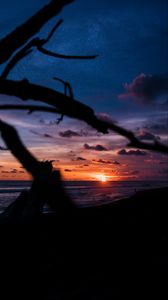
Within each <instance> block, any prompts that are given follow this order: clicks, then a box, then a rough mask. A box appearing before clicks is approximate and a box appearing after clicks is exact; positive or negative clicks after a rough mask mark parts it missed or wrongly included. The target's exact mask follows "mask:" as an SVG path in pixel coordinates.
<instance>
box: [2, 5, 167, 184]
mask: <svg viewBox="0 0 168 300" xmlns="http://www.w3.org/2000/svg"><path fill="white" fill-rule="evenodd" d="M48 2H49V1H47V0H36V1H35V0H29V1H26V2H24V1H23V0H5V1H4V0H2V1H0V38H2V37H4V36H5V35H6V34H7V33H9V32H10V31H11V30H13V29H14V28H15V27H16V26H18V25H19V24H21V23H22V22H24V21H25V20H26V19H27V18H29V17H30V16H31V15H33V14H34V13H35V12H36V11H37V10H38V9H40V8H41V7H43V6H44V5H45V4H47V3H48ZM59 18H63V20H64V22H63V24H62V25H61V27H60V28H59V29H58V30H57V32H56V33H55V35H54V37H53V38H52V40H51V41H50V42H49V43H48V44H47V46H46V48H48V49H50V50H52V51H55V52H58V53H63V54H72V55H82V54H83V55H90V54H91V55H92V54H98V55H99V56H98V57H97V58H96V59H95V60H88V61H86V60H84V61H82V60H63V59H62V60H61V59H56V58H52V57H47V56H44V55H42V54H41V53H39V52H38V51H37V50H34V51H33V52H32V53H31V54H30V55H29V56H28V57H26V58H25V59H23V60H22V61H21V62H20V63H19V64H18V65H17V66H16V67H15V68H14V69H13V70H12V72H11V73H10V75H9V78H11V79H14V80H21V79H23V78H27V79H29V81H30V82H33V83H37V84H41V85H45V86H48V87H51V88H53V89H57V90H59V91H62V92H63V91H64V88H63V86H62V84H61V83H59V82H56V81H54V80H53V77H54V76H56V77H59V78H61V79H63V80H65V81H68V82H70V83H71V85H72V87H73V91H74V95H75V99H77V100H79V101H81V102H83V103H85V104H87V105H89V106H91V107H92V108H93V109H94V110H95V112H96V113H97V114H98V115H99V116H100V117H101V118H105V119H109V120H113V121H115V122H117V123H118V124H120V125H122V126H124V127H125V128H128V129H131V130H133V131H134V132H135V134H136V135H137V136H138V137H139V138H140V139H141V140H144V141H146V142H149V143H151V142H154V141H156V140H158V141H161V142H163V143H167V142H168V136H167V127H168V71H167V70H168V1H167V0H160V1H158V0H157V1H155V0H141V1H131V0H128V1H125V0H123V1H122V0H114V1H110V0H92V1H89V0H85V1H82V0H76V1H75V2H74V3H73V4H70V5H67V6H66V7H65V8H64V9H63V10H62V12H61V13H60V15H59V16H58V17H56V18H53V19H52V21H50V22H49V23H48V24H47V25H46V26H44V27H43V29H42V30H41V32H40V37H43V38H45V37H46V36H47V34H48V33H49V31H50V30H51V28H52V26H53V25H54V24H55V23H56V21H58V20H59ZM3 68H4V65H2V66H1V67H0V71H1V72H2V70H3ZM3 103H5V104H7V103H17V104H22V103H23V102H21V101H20V100H19V99H16V98H14V97H11V98H10V97H8V96H5V95H0V104H3ZM28 103H30V104H35V103H34V102H33V101H29V102H27V104H28ZM57 117H59V116H55V115H53V114H44V113H40V112H36V113H33V114H31V115H28V114H27V113H26V112H23V111H21V112H20V111H12V112H9V111H0V119H2V120H4V121H7V122H9V123H10V124H12V125H14V126H15V127H16V128H17V129H18V131H19V133H20V136H21V137H22V140H23V141H24V143H25V145H26V146H27V147H28V148H29V150H30V151H31V152H32V153H33V154H34V155H35V156H36V157H37V158H38V159H40V160H46V159H47V160H54V163H53V164H54V167H55V168H58V169H60V170H61V172H62V175H63V178H64V179H65V180H99V179H100V176H101V175H104V176H105V177H106V178H107V179H108V180H135V179H136V180H143V179H152V180H156V179H158V180H166V179H167V177H168V160H167V157H166V155H163V154H159V153H155V152H150V151H143V150H137V149H132V148H128V147H126V144H127V140H126V139H124V138H122V137H121V136H119V135H117V134H115V133H112V132H111V133H110V134H108V135H103V134H100V133H98V132H97V131H95V130H93V129H92V128H90V127H89V126H87V125H86V124H85V123H83V122H79V121H76V120H73V119H69V118H67V117H65V118H64V120H63V122H61V123H60V124H59V125H57V124H56V121H57ZM29 178H30V175H29V174H27V173H26V172H25V171H24V169H23V168H22V167H21V165H20V164H19V163H18V162H17V161H16V160H15V158H14V157H13V156H12V155H11V153H10V152H9V151H8V150H6V149H5V145H4V143H3V140H2V139H1V138H0V180H2V179H3V180H7V179H19V180H21V179H29Z"/></svg>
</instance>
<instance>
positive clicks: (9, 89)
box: [0, 78, 168, 153]
mask: <svg viewBox="0 0 168 300" xmlns="http://www.w3.org/2000/svg"><path fill="white" fill-rule="evenodd" d="M0 93H2V94H6V95H11V96H16V97H19V98H21V99H22V100H24V101H26V100H28V99H33V100H36V101H41V102H44V103H46V104H49V105H51V106H53V107H55V108H56V109H57V110H58V111H59V112H61V113H62V114H63V115H67V116H68V117H71V118H76V119H78V120H81V121H84V122H86V123H87V124H88V125H90V126H92V127H93V128H95V129H97V130H98V131H100V132H102V133H108V132H109V130H112V131H114V132H116V133H118V134H120V135H122V136H124V137H126V138H127V139H128V140H129V144H128V146H130V147H135V148H141V149H146V150H153V151H160V152H163V153H168V147H167V146H166V145H162V144H160V143H158V142H155V143H153V144H149V143H144V142H141V141H140V140H139V139H138V138H136V136H135V135H134V134H133V132H131V131H128V130H126V129H125V128H122V127H120V126H118V125H116V124H114V123H112V122H107V121H103V120H100V119H99V118H97V117H96V115H95V113H94V111H93V109H92V108H90V107H89V106H87V105H85V104H83V103H80V102H79V101H77V100H75V99H72V98H71V97H69V96H66V95H64V94H62V93H59V92H57V91H55V90H53V89H50V88H47V87H44V86H40V85H36V84H32V83H29V81H28V80H26V79H25V80H22V81H13V80H7V79H3V78H0Z"/></svg>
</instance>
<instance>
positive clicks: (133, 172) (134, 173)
mask: <svg viewBox="0 0 168 300" xmlns="http://www.w3.org/2000/svg"><path fill="white" fill-rule="evenodd" d="M139 173H140V171H138V170H135V171H132V172H130V175H138V174H139Z"/></svg>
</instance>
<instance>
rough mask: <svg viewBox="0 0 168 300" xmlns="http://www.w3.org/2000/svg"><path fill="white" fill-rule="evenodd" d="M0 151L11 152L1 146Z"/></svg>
mask: <svg viewBox="0 0 168 300" xmlns="http://www.w3.org/2000/svg"><path fill="white" fill-rule="evenodd" d="M0 151H9V149H8V148H6V147H3V146H0Z"/></svg>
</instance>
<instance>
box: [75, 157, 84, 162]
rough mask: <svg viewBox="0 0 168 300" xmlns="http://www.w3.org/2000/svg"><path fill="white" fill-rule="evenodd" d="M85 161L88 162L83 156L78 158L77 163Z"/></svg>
mask: <svg viewBox="0 0 168 300" xmlns="http://www.w3.org/2000/svg"><path fill="white" fill-rule="evenodd" d="M83 160H86V158H84V157H81V156H78V157H77V158H76V161H83Z"/></svg>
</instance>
